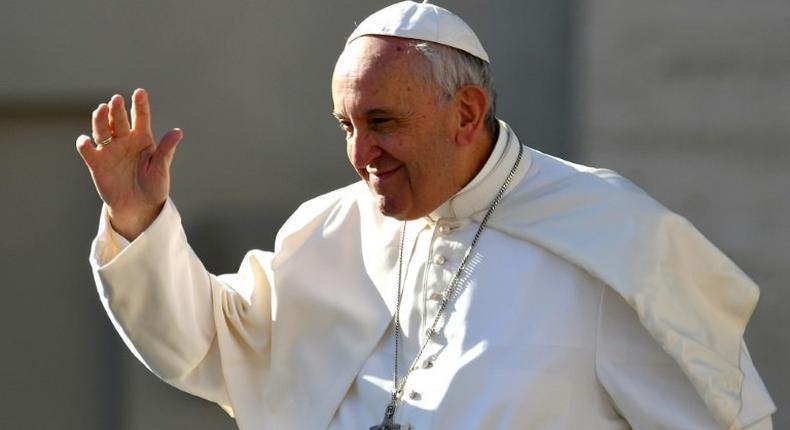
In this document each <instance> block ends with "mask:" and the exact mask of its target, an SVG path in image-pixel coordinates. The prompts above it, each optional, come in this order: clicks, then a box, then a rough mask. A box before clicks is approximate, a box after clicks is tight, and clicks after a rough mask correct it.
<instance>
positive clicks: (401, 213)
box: [374, 194, 418, 221]
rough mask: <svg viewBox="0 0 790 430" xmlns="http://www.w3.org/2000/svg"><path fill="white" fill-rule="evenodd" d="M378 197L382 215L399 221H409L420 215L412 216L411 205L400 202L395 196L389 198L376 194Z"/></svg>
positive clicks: (377, 201)
mask: <svg viewBox="0 0 790 430" xmlns="http://www.w3.org/2000/svg"><path fill="white" fill-rule="evenodd" d="M374 196H375V198H376V203H377V206H378V208H379V212H381V214H382V215H384V216H386V217H390V218H395V219H396V220H399V221H408V220H410V219H415V218H418V217H415V216H410V215H411V214H410V213H409V207H408V206H405V205H403V204H398V203H399V202H397V201H396V199H393V198H387V197H385V196H382V195H380V194H374Z"/></svg>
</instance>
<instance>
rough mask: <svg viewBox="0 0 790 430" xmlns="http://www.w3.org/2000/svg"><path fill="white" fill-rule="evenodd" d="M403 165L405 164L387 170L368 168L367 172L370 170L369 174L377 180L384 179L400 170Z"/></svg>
mask: <svg viewBox="0 0 790 430" xmlns="http://www.w3.org/2000/svg"><path fill="white" fill-rule="evenodd" d="M401 167H403V166H398V167H395V168H394V169H390V170H386V171H380V170H376V171H371V170H370V169H367V172H368V176H369V177H370V178H375V179H377V180H382V179H386V178H388V177H390V176H392V175H393V174H394V173H395V172H397V171H398V170H400V168H401Z"/></svg>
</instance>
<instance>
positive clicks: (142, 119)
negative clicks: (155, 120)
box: [132, 88, 151, 134]
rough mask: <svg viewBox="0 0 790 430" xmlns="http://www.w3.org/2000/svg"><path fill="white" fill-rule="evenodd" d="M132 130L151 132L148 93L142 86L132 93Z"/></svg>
mask: <svg viewBox="0 0 790 430" xmlns="http://www.w3.org/2000/svg"><path fill="white" fill-rule="evenodd" d="M132 130H134V131H142V132H145V133H149V134H150V133H151V107H150V105H149V104H148V93H147V92H146V91H145V90H144V89H142V88H138V89H136V90H134V94H132Z"/></svg>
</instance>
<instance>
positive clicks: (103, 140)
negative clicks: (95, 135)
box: [96, 136, 112, 146]
mask: <svg viewBox="0 0 790 430" xmlns="http://www.w3.org/2000/svg"><path fill="white" fill-rule="evenodd" d="M110 142H112V136H110V137H108V138H106V139H102V140H97V141H96V143H98V144H99V145H100V146H104V145H107V144H109V143H110Z"/></svg>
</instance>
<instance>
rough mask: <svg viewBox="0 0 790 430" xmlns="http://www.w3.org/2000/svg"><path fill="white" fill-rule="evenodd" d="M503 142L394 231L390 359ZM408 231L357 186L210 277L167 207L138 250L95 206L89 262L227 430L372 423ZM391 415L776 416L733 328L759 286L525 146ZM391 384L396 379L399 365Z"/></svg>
mask: <svg viewBox="0 0 790 430" xmlns="http://www.w3.org/2000/svg"><path fill="white" fill-rule="evenodd" d="M501 126H502V128H501V132H500V136H499V139H498V141H497V143H496V146H495V149H494V151H493V153H492V155H491V157H490V159H489V161H488V162H487V164H486V165H485V166H484V167H483V169H482V170H481V172H480V173H479V174H478V175H477V177H476V178H475V179H474V180H473V181H472V182H471V183H470V184H469V185H467V186H466V187H465V188H464V189H463V190H461V192H459V193H458V194H456V195H455V196H454V197H453V198H452V199H451V200H449V201H448V202H447V203H445V204H444V205H443V206H442V207H440V208H439V209H437V210H436V211H435V212H434V213H432V214H430V215H429V216H428V217H425V218H423V219H419V220H414V221H409V222H408V223H407V224H406V227H405V247H404V268H405V270H404V271H405V273H404V275H403V276H404V282H403V285H404V296H403V302H402V307H401V321H402V327H403V330H404V336H403V337H402V340H403V349H402V353H401V357H402V358H401V362H400V367H401V369H405V368H406V367H407V366H408V365H409V364H410V363H411V360H412V358H413V357H414V356H415V354H416V351H417V348H418V345H419V344H421V342H422V340H423V339H424V336H425V334H424V333H425V330H426V329H427V328H428V327H429V326H430V324H431V322H432V320H433V317H434V315H435V314H436V312H437V308H438V303H439V294H438V293H440V292H441V291H443V290H444V287H446V285H447V283H448V282H449V280H450V279H451V278H452V276H453V274H454V273H455V271H456V269H457V268H458V265H459V264H460V260H461V258H462V255H463V253H464V252H465V251H466V248H467V247H468V245H469V243H470V242H471V239H472V237H473V236H474V234H475V232H476V230H477V227H478V226H479V221H480V219H481V217H482V215H483V214H484V213H485V211H486V209H487V207H488V206H489V205H490V203H491V200H492V198H493V196H494V195H495V194H496V192H497V190H498V189H499V187H500V186H501V185H502V183H503V181H504V180H505V178H506V177H507V175H508V173H509V171H510V169H511V167H512V166H513V164H514V161H515V159H516V158H517V154H518V148H519V145H520V144H519V142H518V140H517V139H516V136H515V134H514V133H513V132H512V131H511V130H510V129H509V127H508V126H507V125H506V124H505V123H502V122H501ZM402 226H403V224H402V223H401V222H399V221H396V220H393V219H390V218H386V217H384V216H382V215H381V214H380V212H379V211H378V210H377V209H376V205H375V202H374V201H373V199H372V197H371V194H370V192H369V191H368V189H367V188H366V185H365V184H364V183H362V182H359V183H356V184H353V185H351V186H348V187H346V188H343V189H340V190H337V191H334V192H331V193H329V194H326V195H323V196H320V197H317V198H315V199H313V200H310V201H308V202H306V203H304V204H303V205H302V206H300V208H299V209H298V210H297V211H296V212H295V213H294V214H293V215H292V216H291V218H290V219H289V220H288V221H287V222H286V223H285V224H284V225H283V227H282V229H281V230H280V232H279V233H278V235H277V240H276V243H275V251H274V252H264V251H251V252H249V253H248V254H247V256H246V257H245V259H244V261H243V262H242V264H241V267H240V269H239V272H238V273H236V274H230V275H222V276H214V275H211V274H209V273H208V272H207V271H206V270H205V268H204V267H203V265H202V264H201V263H200V260H199V259H198V258H197V257H196V256H195V254H194V253H193V252H192V250H191V248H190V247H189V245H188V244H187V241H186V236H185V234H184V231H183V229H182V227H181V222H180V218H179V215H178V213H177V211H176V209H175V206H174V205H173V204H172V202H171V201H168V202H167V204H166V205H165V208H164V209H163V211H162V213H161V214H160V215H159V217H158V218H157V219H156V221H154V223H153V224H152V225H151V226H150V227H149V228H148V230H146V231H145V232H144V233H143V234H142V235H141V236H139V237H138V238H137V239H135V240H134V241H133V242H132V243H131V244H129V243H127V242H126V241H124V240H123V238H121V237H120V236H118V235H117V234H116V233H114V232H113V231H112V230H111V228H109V225H108V223H107V220H106V214H105V215H103V216H102V218H101V221H100V226H99V234H98V236H97V238H96V240H95V241H94V245H93V250H92V256H91V263H92V265H93V268H94V274H95V279H96V282H97V285H98V289H99V294H100V296H101V299H102V302H103V303H104V305H105V307H106V309H107V311H108V313H109V315H110V318H111V319H112V320H113V323H114V324H115V326H116V328H117V329H118V331H119V332H120V334H121V336H122V337H123V338H124V340H125V342H126V343H127V345H128V346H129V347H130V348H131V349H132V351H133V352H134V353H135V355H137V357H138V358H139V359H140V360H141V361H143V363H145V365H146V366H147V367H148V368H149V369H151V371H153V372H154V373H155V374H156V375H158V376H159V377H160V378H162V379H163V380H165V381H166V382H168V383H170V384H172V385H174V386H176V387H178V388H180V389H182V390H184V391H187V392H190V393H192V394H195V395H197V396H201V397H204V398H206V399H208V400H211V401H214V402H217V403H219V404H220V405H222V406H223V407H224V408H225V409H226V410H229V411H230V410H232V413H233V414H234V415H235V417H236V420H237V423H238V425H239V428H241V429H243V430H249V429H319V428H329V429H333V430H334V429H367V428H368V427H370V426H372V425H375V424H378V423H380V422H381V420H382V417H383V414H384V409H385V407H386V405H387V403H388V401H389V397H390V390H391V388H392V372H393V360H394V355H393V352H394V345H393V330H392V327H391V320H392V315H393V314H394V310H395V309H394V307H395V291H396V289H397V278H396V276H397V258H398V255H397V253H398V241H399V239H400V233H401V229H402ZM470 262H471V264H470V265H469V267H470V270H469V271H468V272H466V273H465V274H464V276H463V277H462V282H461V283H460V284H459V290H458V293H457V294H456V296H455V297H454V299H453V300H452V301H451V304H450V306H449V307H448V310H447V311H446V314H445V317H443V318H442V320H441V325H440V330H439V333H440V334H439V335H438V336H435V337H434V339H433V341H432V342H430V343H429V344H428V347H427V349H426V352H425V353H424V354H423V355H422V358H421V360H420V363H418V364H419V368H418V369H417V370H416V371H414V372H413V373H412V375H411V376H410V377H409V380H408V384H407V385H406V387H405V394H404V400H403V403H402V404H401V406H400V408H399V409H398V412H397V414H396V416H395V421H396V422H398V423H401V424H410V425H412V426H413V428H414V429H415V430H423V429H426V430H427V429H449V428H458V429H496V430H504V429H513V430H515V429H538V430H549V429H567V430H577V429H582V428H583V429H593V430H599V429H600V430H604V429H628V428H634V429H637V430H643V429H644V430H648V429H679V430H690V429H729V430H737V429H751V430H758V429H759V430H764V429H770V428H771V419H770V415H771V414H772V413H773V411H774V410H775V407H774V405H773V403H772V401H771V398H770V397H769V395H768V393H767V391H766V389H765V387H764V385H763V383H762V381H761V380H760V377H759V376H758V374H757V372H756V370H755V369H754V366H753V365H752V362H751V359H750V358H749V355H748V352H747V350H746V346H745V344H744V343H743V339H742V336H743V330H744V329H745V326H746V323H747V321H748V319H749V317H750V315H751V313H752V311H753V309H754V306H755V305H756V301H757V296H758V290H757V287H756V286H755V285H754V284H753V283H752V282H751V281H750V280H749V279H748V277H746V276H745V275H744V274H743V273H742V272H741V271H740V270H739V269H738V268H737V267H736V266H735V265H734V264H733V263H732V262H731V261H730V260H729V259H727V258H726V257H725V256H724V255H723V254H721V253H720V252H719V251H718V250H716V248H714V247H713V246H712V245H710V244H709V243H708V242H707V241H706V240H705V239H704V238H703V237H702V236H701V235H700V234H699V233H698V232H697V231H696V230H695V229H694V228H693V227H692V226H691V225H690V224H689V223H688V222H687V221H685V220H684V219H682V218H681V217H679V216H677V215H675V214H673V213H671V212H669V211H667V210H666V209H665V208H663V207H662V206H660V205H659V204H658V203H656V202H655V201H654V200H652V199H651V198H650V197H648V196H647V195H645V194H644V193H643V192H642V191H641V190H639V189H638V188H636V187H634V186H633V185H632V184H630V183H629V182H627V181H626V180H624V179H623V178H621V177H619V176H617V175H616V174H614V173H612V172H610V171H605V170H597V169H591V168H587V167H583V166H578V165H574V164H571V163H567V162H564V161H562V160H558V159H555V158H552V157H550V156H547V155H545V154H542V153H539V152H537V151H534V150H530V149H527V148H525V150H524V158H523V160H522V162H521V164H520V166H519V169H518V170H517V172H516V174H515V177H514V181H513V183H512V185H511V187H510V189H509V190H508V193H507V194H506V196H505V198H504V199H503V200H502V202H501V204H500V205H499V207H498V208H497V209H496V211H495V212H494V215H493V216H492V218H491V220H490V222H489V228H488V229H487V230H485V231H484V232H483V234H482V236H481V239H480V241H479V243H478V245H477V247H476V249H475V252H474V253H473V255H472V257H471V259H470ZM401 374H402V373H401Z"/></svg>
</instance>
